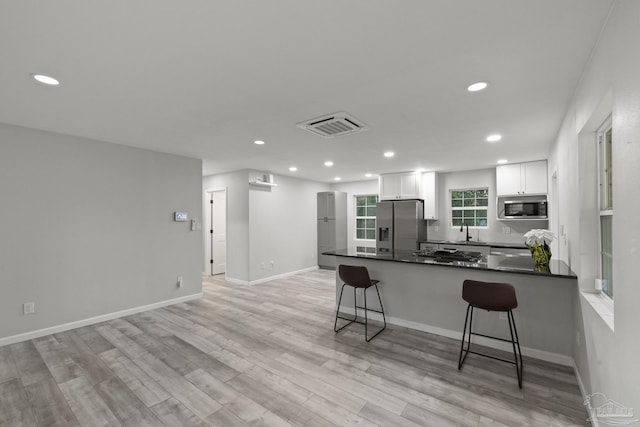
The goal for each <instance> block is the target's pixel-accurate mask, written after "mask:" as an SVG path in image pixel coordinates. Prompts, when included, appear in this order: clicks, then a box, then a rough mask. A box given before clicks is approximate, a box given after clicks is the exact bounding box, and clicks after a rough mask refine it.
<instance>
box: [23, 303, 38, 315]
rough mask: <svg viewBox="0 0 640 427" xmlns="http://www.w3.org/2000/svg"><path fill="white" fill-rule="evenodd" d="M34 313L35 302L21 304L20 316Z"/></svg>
mask: <svg viewBox="0 0 640 427" xmlns="http://www.w3.org/2000/svg"><path fill="white" fill-rule="evenodd" d="M35 312H36V303H35V302H25V303H24V304H22V314H33V313H35Z"/></svg>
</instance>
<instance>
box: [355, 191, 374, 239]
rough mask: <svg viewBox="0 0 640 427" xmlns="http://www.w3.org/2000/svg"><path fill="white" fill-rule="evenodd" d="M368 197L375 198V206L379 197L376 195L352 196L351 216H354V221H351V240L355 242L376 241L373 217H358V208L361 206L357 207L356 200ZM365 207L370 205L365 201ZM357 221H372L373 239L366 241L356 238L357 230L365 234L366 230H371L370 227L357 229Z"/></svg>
mask: <svg viewBox="0 0 640 427" xmlns="http://www.w3.org/2000/svg"><path fill="white" fill-rule="evenodd" d="M369 197H375V198H376V204H377V203H378V201H379V196H378V195H377V194H355V195H354V196H353V216H354V221H353V239H354V240H355V241H361V242H375V241H376V217H375V215H374V216H370V215H365V216H362V215H358V207H362V206H358V199H359V198H369ZM364 206H365V207H370V206H372V205H370V204H369V203H368V201H367V204H365V205H364ZM359 219H363V220H373V238H372V239H367V238H366V237H365V238H360V237H358V230H365V234H366V231H367V230H371V229H372V228H371V227H365V228H362V227H358V220H359Z"/></svg>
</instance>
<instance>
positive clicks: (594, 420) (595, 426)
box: [573, 360, 600, 427]
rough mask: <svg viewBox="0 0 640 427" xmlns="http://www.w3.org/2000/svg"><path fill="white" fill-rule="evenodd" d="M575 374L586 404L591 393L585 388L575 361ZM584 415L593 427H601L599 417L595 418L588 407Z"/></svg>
mask: <svg viewBox="0 0 640 427" xmlns="http://www.w3.org/2000/svg"><path fill="white" fill-rule="evenodd" d="M573 373H574V374H575V376H576V380H577V381H578V388H579V389H580V394H581V395H582V402H583V404H584V402H586V401H587V396H589V395H590V394H591V393H587V390H586V389H585V387H584V383H583V382H582V377H580V371H578V366H577V365H576V362H575V360H574V361H573ZM584 413H585V415H586V416H587V420H588V421H590V422H591V425H592V426H593V427H599V426H600V423H599V422H598V418H597V417H593V416H592V415H593V414H590V413H589V411H588V409H587V407H586V406H585V408H584Z"/></svg>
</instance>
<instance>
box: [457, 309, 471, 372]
mask: <svg viewBox="0 0 640 427" xmlns="http://www.w3.org/2000/svg"><path fill="white" fill-rule="evenodd" d="M472 310H473V307H472V306H471V304H469V305H468V306H467V314H466V315H465V316H464V329H463V330H462V340H461V341H460V356H459V357H458V370H460V369H462V364H463V363H464V360H465V359H466V358H467V354H468V353H469V348H470V347H471V328H469V344H468V345H467V351H464V338H465V336H466V334H467V322H468V321H469V312H470V311H471V313H473V311H472ZM472 316H473V314H472ZM463 352H464V357H462V353H463Z"/></svg>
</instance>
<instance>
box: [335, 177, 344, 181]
mask: <svg viewBox="0 0 640 427" xmlns="http://www.w3.org/2000/svg"><path fill="white" fill-rule="evenodd" d="M341 179H342V178H340V177H339V176H336V177H335V178H333V180H334V181H340V180H341Z"/></svg>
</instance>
